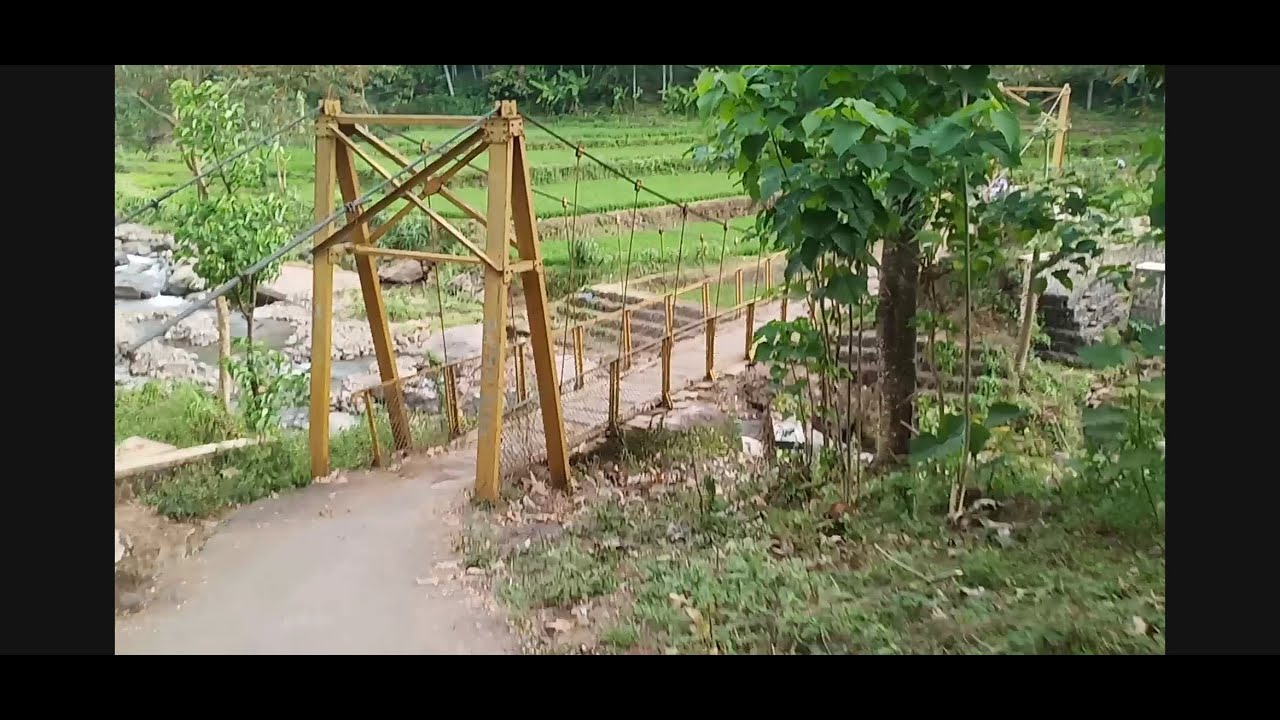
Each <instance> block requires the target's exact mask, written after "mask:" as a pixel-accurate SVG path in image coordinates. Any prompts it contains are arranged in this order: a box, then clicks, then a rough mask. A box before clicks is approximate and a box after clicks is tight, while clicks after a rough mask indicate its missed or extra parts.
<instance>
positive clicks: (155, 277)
mask: <svg viewBox="0 0 1280 720" xmlns="http://www.w3.org/2000/svg"><path fill="white" fill-rule="evenodd" d="M128 260H129V263H128V264H127V265H122V266H120V267H117V268H116V270H115V273H116V298H117V299H119V300H144V299H146V298H152V297H155V296H157V295H159V294H161V292H162V291H163V290H164V287H165V284H166V283H167V282H168V275H169V273H168V268H167V267H166V266H165V264H164V263H162V262H159V261H157V260H149V259H148V258H141V257H138V256H130V257H129V258H128Z"/></svg>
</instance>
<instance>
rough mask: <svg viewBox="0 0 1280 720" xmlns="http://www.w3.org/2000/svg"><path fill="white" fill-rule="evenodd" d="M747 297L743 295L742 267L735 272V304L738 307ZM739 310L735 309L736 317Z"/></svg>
mask: <svg viewBox="0 0 1280 720" xmlns="http://www.w3.org/2000/svg"><path fill="white" fill-rule="evenodd" d="M744 299H745V298H744V297H743V295H742V268H738V269H737V270H735V271H734V273H733V305H734V307H737V306H739V305H741V304H742V301H743V300H744ZM739 312H741V311H739V310H735V311H734V317H737V315H738V313H739Z"/></svg>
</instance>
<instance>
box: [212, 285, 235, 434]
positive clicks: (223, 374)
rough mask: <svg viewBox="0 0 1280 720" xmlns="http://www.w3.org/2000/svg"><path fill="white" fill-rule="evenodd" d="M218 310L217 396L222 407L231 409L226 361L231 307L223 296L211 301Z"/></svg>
mask: <svg viewBox="0 0 1280 720" xmlns="http://www.w3.org/2000/svg"><path fill="white" fill-rule="evenodd" d="M213 304H214V307H215V308H216V309H217V312H218V397H219V398H220V399H221V400H222V407H224V408H226V410H227V412H230V411H231V373H230V372H229V371H228V370H227V361H228V360H230V359H231V308H230V306H228V305H227V299H226V298H225V297H219V298H218V299H216V300H214V301H213Z"/></svg>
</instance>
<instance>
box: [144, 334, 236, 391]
mask: <svg viewBox="0 0 1280 720" xmlns="http://www.w3.org/2000/svg"><path fill="white" fill-rule="evenodd" d="M129 374H131V375H133V376H135V377H149V378H164V379H170V380H194V381H195V382H198V383H200V384H203V385H206V386H209V387H212V386H214V385H216V384H217V382H218V371H217V370H216V369H214V368H213V367H211V366H209V365H205V364H204V363H202V362H200V359H199V358H198V357H196V355H195V353H191V352H187V351H186V350H182V349H179V348H175V347H171V346H169V345H164V344H162V343H158V342H149V343H147V344H146V345H143V346H142V347H140V348H138V350H137V351H136V352H134V354H133V357H132V358H130V360H129Z"/></svg>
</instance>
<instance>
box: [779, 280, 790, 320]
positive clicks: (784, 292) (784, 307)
mask: <svg viewBox="0 0 1280 720" xmlns="http://www.w3.org/2000/svg"><path fill="white" fill-rule="evenodd" d="M789 295H790V293H788V292H787V286H786V285H783V286H782V314H781V315H780V316H779V317H780V318H781V319H782V322H786V321H787V301H788V300H790V299H791V298H790V297H789Z"/></svg>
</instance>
